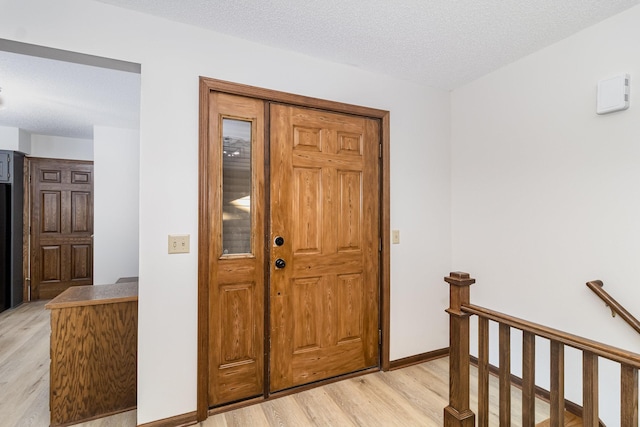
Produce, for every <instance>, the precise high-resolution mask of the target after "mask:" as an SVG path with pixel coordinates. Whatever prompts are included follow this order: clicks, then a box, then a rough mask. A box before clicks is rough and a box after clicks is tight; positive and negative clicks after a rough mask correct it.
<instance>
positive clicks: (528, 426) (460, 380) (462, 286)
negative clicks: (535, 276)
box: [444, 272, 640, 427]
mask: <svg viewBox="0 0 640 427" xmlns="http://www.w3.org/2000/svg"><path fill="white" fill-rule="evenodd" d="M444 280H445V281H446V282H447V283H449V292H450V304H449V308H448V309H447V313H449V327H450V329H449V351H450V353H449V406H447V407H446V408H445V409H444V425H445V427H474V426H475V414H474V413H473V411H471V409H470V408H469V362H470V355H469V318H470V316H472V315H476V316H478V427H487V426H488V425H489V321H490V320H491V321H494V322H497V323H498V324H499V333H498V341H499V342H498V347H499V367H498V369H499V374H498V377H499V402H500V403H499V406H500V407H499V419H500V426H501V427H507V426H509V425H510V424H511V366H510V359H511V339H510V333H511V328H515V329H519V330H521V331H522V333H523V334H522V340H523V344H522V425H523V427H533V426H535V410H534V409H535V398H536V396H535V337H536V336H538V337H543V338H546V339H548V340H549V341H550V352H551V353H550V355H551V358H550V365H551V366H550V370H549V371H550V415H551V418H550V422H551V427H560V426H562V425H564V410H565V408H564V405H565V403H564V347H565V346H569V347H573V348H575V349H578V350H580V351H582V355H583V417H582V418H583V423H584V426H589V427H597V426H598V425H599V418H598V357H603V358H605V359H608V360H611V361H614V362H617V363H619V364H620V366H621V369H620V371H621V375H620V388H621V391H620V396H621V401H620V426H621V427H638V369H640V354H637V353H632V352H629V351H626V350H622V349H619V348H616V347H612V346H609V345H606V344H602V343H599V342H596V341H592V340H588V339H585V338H581V337H578V336H576V335H572V334H568V333H566V332H562V331H559V330H557V329H552V328H548V327H546V326H542V325H539V324H536V323H532V322H528V321H526V320H522V319H519V318H516V317H512V316H508V315H506V314H502V313H498V312H496V311H493V310H489V309H486V308H483V307H480V306H477V305H473V304H471V303H470V299H469V287H470V286H471V285H472V284H474V283H475V279H472V278H471V277H470V276H469V274H468V273H462V272H452V273H451V274H450V275H449V277H445V278H444Z"/></svg>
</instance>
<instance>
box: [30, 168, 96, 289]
mask: <svg viewBox="0 0 640 427" xmlns="http://www.w3.org/2000/svg"><path fill="white" fill-rule="evenodd" d="M29 163H30V179H31V249H30V258H31V299H51V298H54V297H55V296H57V295H58V294H60V293H61V292H62V291H64V290H65V289H67V288H68V287H70V286H78V285H91V284H93V162H86V161H76V160H59V159H43V158H31V159H30V161H29Z"/></svg>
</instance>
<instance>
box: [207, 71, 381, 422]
mask: <svg viewBox="0 0 640 427" xmlns="http://www.w3.org/2000/svg"><path fill="white" fill-rule="evenodd" d="M225 127H226V128H227V130H228V131H226V130H225ZM241 129H245V130H244V131H243V130H241ZM238 135H245V138H244V141H242V138H240V137H239V136H238ZM223 141H224V142H223ZM232 143H233V145H234V146H233V150H231V148H232V147H231V144H232ZM247 147H251V153H250V154H248V153H247V152H246V149H247ZM199 154H200V160H199V167H200V173H199V176H200V178H199V181H200V200H199V205H200V208H199V209H200V210H199V212H200V217H199V231H198V234H199V239H198V240H199V255H198V257H199V259H198V270H199V273H198V276H199V277H198V406H197V410H198V419H199V420H204V419H205V418H206V417H207V416H208V414H209V411H210V410H211V411H213V412H215V411H217V410H220V409H219V408H224V407H225V406H228V405H229V404H234V403H238V402H243V401H255V400H256V399H258V400H264V399H268V398H269V397H270V396H273V395H276V394H277V395H280V394H282V393H290V392H292V391H295V390H297V389H299V387H309V386H313V385H315V384H320V383H323V382H326V381H333V380H335V379H336V378H344V377H345V375H346V376H349V375H357V374H358V373H362V372H369V371H371V370H379V369H383V370H387V369H388V368H389V287H390V277H389V265H390V262H389V249H390V248H389V237H390V236H389V112H388V111H382V110H376V109H371V108H366V107H360V106H354V105H348V104H343V103H337V102H332V101H326V100H321V99H315V98H308V97H303V96H298V95H292V94H287V93H282V92H277V91H271V90H265V89H260V88H255V87H250V86H243V85H238V84H235V83H230V82H224V81H220V80H214V79H208V78H201V79H200V152H199ZM230 156H231V157H234V156H235V157H236V158H235V159H230V160H233V161H232V162H227V163H225V160H226V159H225V157H230ZM241 158H245V159H246V161H245V163H246V164H247V165H248V166H249V167H248V169H247V172H245V174H244V178H241V177H240V175H241V174H239V173H238V172H237V171H235V172H233V173H231V172H225V164H229V167H230V168H231V169H233V168H235V167H236V166H237V163H238V162H239V161H240V159H241ZM232 175H233V176H232ZM225 177H227V178H225ZM225 179H226V180H229V181H230V180H231V179H233V180H234V181H233V182H234V183H236V184H237V183H240V184H242V183H244V185H245V186H246V188H245V190H244V192H242V191H240V192H237V189H235V191H236V192H235V193H234V192H233V191H234V189H225V183H224V181H225ZM225 192H228V193H229V194H225ZM226 199H229V200H227V202H230V203H231V204H233V203H235V205H230V206H226V207H225V204H226V205H229V203H226V202H225V200H226ZM234 215H235V216H234ZM225 218H227V219H228V220H232V219H235V220H237V221H235V223H234V224H236V223H237V224H240V225H234V226H232V221H225ZM225 222H226V224H225ZM234 227H235V228H234ZM252 227H253V228H252ZM247 228H249V229H251V231H250V232H248V233H244V234H243V233H242V230H243V229H247ZM236 229H237V230H240V232H238V233H236V234H234V230H236ZM237 235H244V239H242V238H241V239H240V240H244V241H243V242H242V241H241V242H238V239H236V238H234V237H237ZM234 245H235V246H234ZM227 246H229V247H227ZM232 246H233V248H234V249H231V248H232ZM235 248H240V249H235ZM225 322H226V323H225ZM225 324H228V326H230V327H229V328H227V327H223V325H225ZM228 331H231V332H228ZM240 404H242V403H240Z"/></svg>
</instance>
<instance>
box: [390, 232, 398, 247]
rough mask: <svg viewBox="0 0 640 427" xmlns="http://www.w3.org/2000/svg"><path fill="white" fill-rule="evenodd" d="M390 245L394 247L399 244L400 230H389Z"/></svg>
mask: <svg viewBox="0 0 640 427" xmlns="http://www.w3.org/2000/svg"><path fill="white" fill-rule="evenodd" d="M391 243H393V244H394V245H397V244H399V243H400V230H391Z"/></svg>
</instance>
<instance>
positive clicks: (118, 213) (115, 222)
mask: <svg viewBox="0 0 640 427" xmlns="http://www.w3.org/2000/svg"><path fill="white" fill-rule="evenodd" d="M139 139H140V134H139V132H138V130H131V129H117V128H112V127H106V126H96V127H94V130H93V145H94V155H95V161H94V164H93V171H94V174H95V181H94V182H95V184H94V191H93V195H94V203H93V206H94V236H95V237H94V241H93V243H94V245H93V247H94V250H93V261H94V262H93V264H94V270H93V283H94V284H96V285H103V284H108V283H115V281H116V280H118V278H120V277H133V276H137V275H138V247H139V244H138V235H139V227H138V223H139V221H138V212H139V209H138V204H139V191H140V185H139V175H140V144H139Z"/></svg>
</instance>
